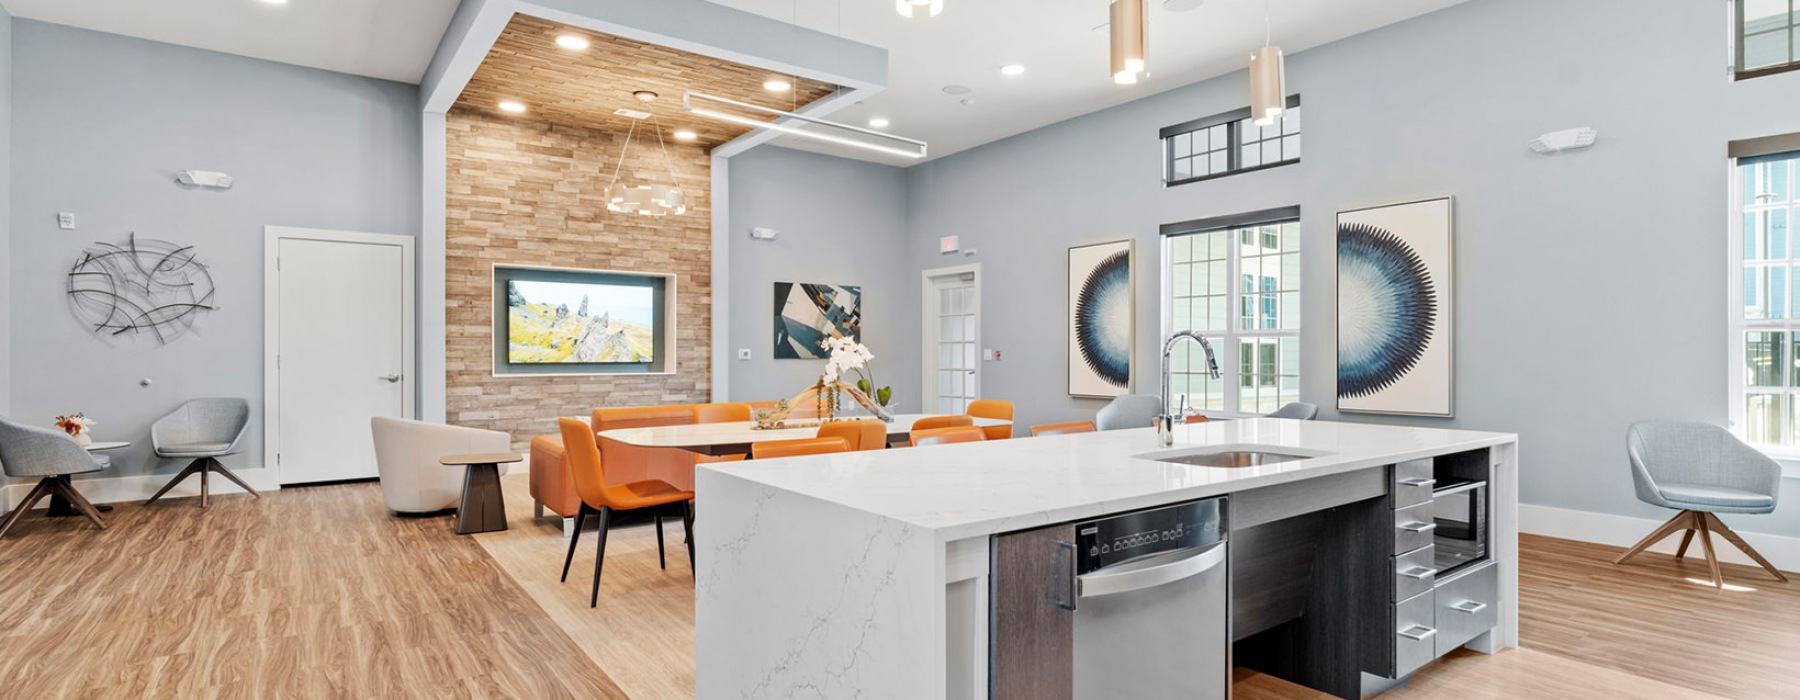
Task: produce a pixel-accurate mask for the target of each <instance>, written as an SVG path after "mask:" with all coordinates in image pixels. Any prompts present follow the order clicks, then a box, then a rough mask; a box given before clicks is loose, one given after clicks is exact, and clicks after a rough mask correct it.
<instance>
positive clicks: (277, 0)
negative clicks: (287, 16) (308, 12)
mask: <svg viewBox="0 0 1800 700" xmlns="http://www.w3.org/2000/svg"><path fill="white" fill-rule="evenodd" d="M262 4H264V5H286V4H287V0H262Z"/></svg>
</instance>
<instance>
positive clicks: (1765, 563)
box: [1701, 513, 1788, 583]
mask: <svg viewBox="0 0 1800 700" xmlns="http://www.w3.org/2000/svg"><path fill="white" fill-rule="evenodd" d="M1701 517H1703V518H1705V519H1706V527H1707V529H1708V530H1711V531H1713V532H1717V533H1719V536H1720V537H1723V538H1725V541H1727V542H1730V543H1731V544H1732V545H1733V546H1735V547H1737V548H1738V549H1741V550H1743V551H1744V553H1745V554H1748V555H1750V558H1751V559H1755V560H1756V563H1758V564H1761V565H1762V568H1763V569H1765V570H1767V571H1768V572H1769V573H1771V574H1774V575H1775V579H1776V580H1778V581H1780V582H1782V583H1787V580H1788V578H1787V575H1786V574H1783V573H1781V570H1780V569H1777V568H1775V565H1774V564H1770V563H1769V560H1767V559H1764V558H1763V555H1762V554H1761V553H1759V552H1757V551H1756V548H1755V547H1752V546H1750V543H1749V542H1745V541H1744V538H1742V537H1739V536H1738V534H1737V532H1736V531H1735V530H1732V529H1731V528H1729V527H1726V526H1725V522H1724V521H1722V520H1719V516H1717V515H1713V514H1712V513H1703V514H1701Z"/></svg>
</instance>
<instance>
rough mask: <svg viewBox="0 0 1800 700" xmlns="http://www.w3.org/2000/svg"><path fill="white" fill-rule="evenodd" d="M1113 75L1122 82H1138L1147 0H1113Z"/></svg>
mask: <svg viewBox="0 0 1800 700" xmlns="http://www.w3.org/2000/svg"><path fill="white" fill-rule="evenodd" d="M1111 15H1112V24H1111V31H1112V78H1113V82H1115V83H1118V84H1120V85H1130V84H1132V83H1136V82H1137V81H1138V78H1140V77H1142V76H1143V74H1144V72H1145V70H1146V68H1147V64H1146V62H1145V60H1144V53H1145V51H1144V44H1145V41H1144V35H1145V31H1144V29H1145V27H1144V0H1112V9H1111Z"/></svg>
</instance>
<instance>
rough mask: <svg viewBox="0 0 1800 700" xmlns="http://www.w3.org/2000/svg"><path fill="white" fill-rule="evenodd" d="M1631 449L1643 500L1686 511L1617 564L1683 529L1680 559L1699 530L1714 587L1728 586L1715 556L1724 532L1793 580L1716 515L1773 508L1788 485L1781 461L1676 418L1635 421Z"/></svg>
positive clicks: (1714, 429) (1712, 428)
mask: <svg viewBox="0 0 1800 700" xmlns="http://www.w3.org/2000/svg"><path fill="white" fill-rule="evenodd" d="M1625 452H1626V455H1627V456H1629V457H1630V458H1631V480H1632V483H1634V484H1635V485H1636V486H1637V497H1638V500H1640V501H1643V502H1645V503H1649V504H1651V505H1656V506H1662V507H1664V508H1669V509H1672V510H1677V511H1680V512H1679V513H1676V514H1675V517H1673V518H1670V519H1669V521H1668V522H1666V523H1663V525H1662V527H1659V528H1657V529H1656V531H1655V532H1652V533H1650V535H1649V536H1648V537H1645V538H1644V539H1643V540H1641V541H1639V542H1638V543H1637V544H1636V545H1635V546H1633V547H1632V548H1631V549H1629V550H1626V552H1625V553H1624V554H1622V555H1620V556H1619V558H1618V559H1615V560H1613V563H1614V564H1623V563H1625V560H1627V559H1630V558H1631V557H1633V556H1636V555H1637V554H1638V553H1639V552H1642V551H1644V550H1645V549H1647V548H1649V547H1650V546H1651V545H1653V544H1656V543H1657V542H1660V541H1662V540H1663V539H1664V538H1667V537H1668V536H1670V535H1673V534H1675V533H1676V532H1678V531H1680V532H1683V534H1682V536H1681V547H1680V548H1679V549H1677V550H1675V558H1676V559H1678V560H1679V559H1681V558H1682V557H1684V556H1686V555H1687V549H1688V545H1690V544H1692V543H1693V541H1694V533H1699V534H1700V547H1701V549H1702V550H1704V551H1705V552H1706V563H1707V566H1708V568H1710V569H1711V571H1712V581H1713V585H1714V586H1717V587H1719V588H1724V587H1725V579H1724V577H1723V576H1721V575H1720V573H1719V560H1718V558H1717V557H1716V556H1714V555H1713V543H1712V535H1713V534H1714V533H1717V534H1718V535H1719V536H1720V537H1723V538H1725V540H1726V541H1727V542H1730V543H1731V544H1733V545H1735V546H1736V547H1737V548H1738V549H1740V550H1743V552H1744V553H1745V554H1748V555H1750V558H1751V559H1754V560H1756V563H1758V564H1761V565H1762V567H1763V568H1764V569H1767V570H1768V571H1769V573H1771V574H1774V575H1775V578H1777V579H1780V580H1781V581H1783V582H1786V581H1787V576H1785V575H1783V574H1782V573H1781V570H1780V569H1777V568H1775V565H1773V564H1770V563H1769V560H1767V559H1764V558H1763V556H1762V555H1761V554H1759V553H1757V551H1756V549H1755V548H1752V547H1751V546H1750V545H1749V543H1747V542H1745V541H1744V538H1742V537H1739V536H1738V534H1737V533H1736V532H1732V530H1731V528H1729V527H1726V526H1725V523H1724V522H1721V521H1720V520H1719V516H1717V515H1715V513H1740V514H1750V515H1755V514H1762V513H1771V512H1774V510H1775V499H1776V496H1777V495H1778V494H1779V492H1780V487H1781V465H1780V464H1778V463H1776V462H1775V460H1773V459H1769V457H1768V456H1767V455H1764V454H1763V453H1761V452H1759V451H1757V450H1756V448H1753V447H1751V446H1749V445H1746V444H1744V442H1743V441H1742V440H1739V439H1737V436H1735V435H1732V434H1731V431H1728V430H1726V429H1724V428H1721V427H1719V426H1716V425H1712V424H1710V423H1686V422H1676V421H1647V422H1642V423H1633V424H1632V425H1631V427H1630V428H1628V429H1627V430H1626V431H1625Z"/></svg>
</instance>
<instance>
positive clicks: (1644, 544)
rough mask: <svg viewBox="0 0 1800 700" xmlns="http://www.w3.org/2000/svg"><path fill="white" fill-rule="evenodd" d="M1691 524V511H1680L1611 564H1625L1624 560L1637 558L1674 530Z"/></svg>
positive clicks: (1692, 517)
mask: <svg viewBox="0 0 1800 700" xmlns="http://www.w3.org/2000/svg"><path fill="white" fill-rule="evenodd" d="M1693 522H1694V516H1693V511H1686V510H1684V511H1681V512H1680V513H1676V514H1675V517H1673V518H1669V521H1668V522H1665V523H1663V524H1662V527H1659V528H1656V531H1655V532H1652V533H1650V534H1649V535H1646V536H1645V537H1644V539H1641V540H1638V543H1637V544H1635V545H1632V547H1631V549H1628V550H1625V553H1624V554H1621V555H1619V558H1618V559H1614V560H1613V563H1614V564H1623V563H1625V560H1626V559H1630V558H1632V557H1635V556H1637V555H1638V553H1639V552H1642V551H1644V550H1646V549H1649V548H1650V545H1653V544H1656V543H1658V542H1661V541H1662V540H1663V538H1665V537H1668V536H1669V535H1672V534H1674V533H1675V531H1676V530H1679V529H1681V528H1683V527H1687V526H1689V525H1690V524H1691V523H1693Z"/></svg>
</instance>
